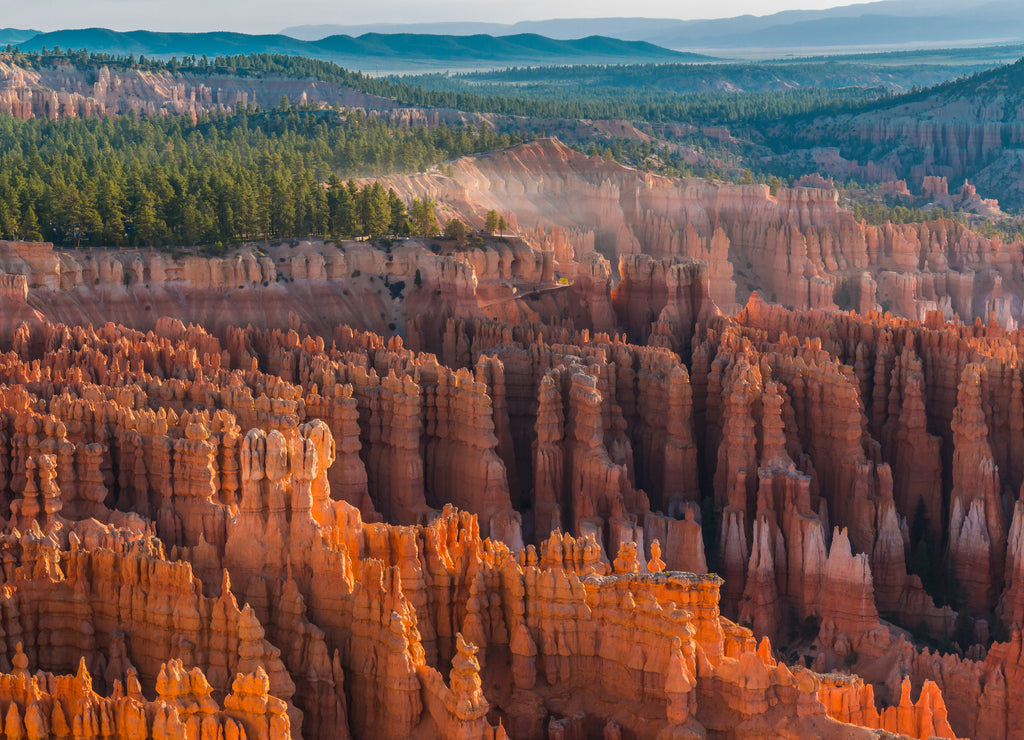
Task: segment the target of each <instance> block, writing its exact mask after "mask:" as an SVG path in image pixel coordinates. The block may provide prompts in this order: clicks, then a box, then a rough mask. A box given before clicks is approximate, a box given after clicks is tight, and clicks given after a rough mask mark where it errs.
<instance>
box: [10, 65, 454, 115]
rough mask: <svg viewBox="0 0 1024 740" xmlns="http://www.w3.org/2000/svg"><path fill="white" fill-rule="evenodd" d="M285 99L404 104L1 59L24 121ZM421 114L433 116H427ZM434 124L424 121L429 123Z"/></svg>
mask: <svg viewBox="0 0 1024 740" xmlns="http://www.w3.org/2000/svg"><path fill="white" fill-rule="evenodd" d="M282 96H287V97H288V99H289V100H290V101H292V102H293V103H297V104H300V103H322V104H326V105H340V106H344V107H359V108H375V109H392V108H399V107H400V106H398V104H397V103H395V101H393V100H388V99H386V98H379V97H375V96H371V95H365V94H363V93H360V92H357V91H355V90H352V89H349V88H345V87H342V86H340V85H336V84H332V83H325V82H319V81H316V80H309V79H299V78H290V77H284V76H278V77H273V76H253V77H248V76H239V75H225V74H206V75H196V74H189V73H175V72H170V71H163V70H162V71H150V70H142V69H126V68H123V67H121V66H119V65H116V64H113V65H110V66H98V67H95V68H87V69H79V68H77V67H75V66H73V65H72V64H70V63H63V64H62V63H59V62H58V63H57V64H55V65H54V66H49V65H47V66H39V67H35V66H30V65H21V64H18V63H15V62H14V61H12V60H10V59H7V60H0V112H3V113H8V114H10V115H13V116H17V117H18V118H50V119H56V118H64V117H69V118H85V117H88V116H112V115H123V114H126V113H129V112H134V113H136V114H145V115H154V114H160V113H173V114H187V113H191V114H193V115H195V114H198V113H205V112H208V111H211V110H231V109H234V108H235V107H236V106H239V105H241V106H246V105H256V106H259V107H262V108H273V107H275V106H276V105H278V104H279V103H280V102H281V97H282ZM404 113H405V115H409V114H410V113H411V111H405V112H404ZM420 115H421V116H429V113H428V112H426V111H421V112H420ZM429 120H430V119H429V118H428V117H424V118H422V122H424V123H427V122H429ZM435 122H436V119H435Z"/></svg>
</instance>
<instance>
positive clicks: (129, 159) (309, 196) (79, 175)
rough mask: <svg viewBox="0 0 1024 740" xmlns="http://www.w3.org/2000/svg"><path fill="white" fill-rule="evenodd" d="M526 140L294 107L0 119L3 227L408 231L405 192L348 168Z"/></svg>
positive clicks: (234, 232) (5, 231) (70, 234)
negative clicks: (362, 183)
mask: <svg viewBox="0 0 1024 740" xmlns="http://www.w3.org/2000/svg"><path fill="white" fill-rule="evenodd" d="M518 142H519V139H517V138H516V137H510V136H508V135H502V136H499V135H498V134H497V133H495V132H494V131H493V130H492V129H490V128H488V127H486V126H481V127H478V128H474V127H468V126H465V127H461V126H460V127H451V126H444V125H442V126H439V127H435V128H427V127H403V126H400V125H397V124H392V123H388V122H385V121H382V120H380V119H377V118H372V117H365V116H363V115H362V114H361V113H360V112H358V111H354V112H348V111H332V110H320V109H315V110H314V109H295V108H284V107H282V108H279V109H276V110H272V111H258V110H255V109H253V108H248V109H242V110H238V111H234V112H215V113H210V114H205V115H202V116H199V117H198V118H197V119H193V118H192V117H191V116H151V117H145V116H143V117H137V116H134V115H127V116H122V117H118V118H89V119H70V118H64V119H59V120H56V121H50V120H46V119H40V118H35V119H31V120H28V121H25V120H21V119H18V118H14V117H12V116H0V237H2V238H7V239H19V238H20V239H26V240H39V239H45V240H48V241H53V242H55V243H57V244H59V245H63V246H70V247H79V246H111V247H119V246H164V245H181V246H191V245H215V244H218V243H220V244H222V245H223V244H228V243H234V242H240V241H244V240H252V239H273V238H284V237H292V236H357V235H379V234H386V233H395V234H399V233H403V229H405V228H406V227H404V226H402V222H401V219H400V218H399V216H398V214H399V209H398V203H396V202H395V201H396V200H397V196H395V197H392V196H390V195H389V194H388V193H387V191H386V190H385V191H383V195H382V193H381V190H380V189H378V188H374V187H371V186H368V187H369V190H370V192H369V193H366V192H365V191H366V190H367V188H357V187H355V183H353V182H343V178H345V179H347V178H353V177H372V176H375V175H381V174H385V173H391V172H416V171H424V170H426V169H428V168H430V167H431V166H434V165H436V164H438V163H440V162H443V161H444V160H447V159H450V158H453V157H457V156H463V155H467V154H474V153H482V152H488V151H493V150H495V149H499V148H503V147H506V146H510V145H511V144H514V143H518ZM385 201H386V207H385ZM401 213H402V214H404V204H403V206H402V209H401ZM385 215H386V219H385ZM385 220H386V221H387V224H386V226H385V225H384V221H385ZM408 228H409V229H413V228H414V225H412V226H409V227H408Z"/></svg>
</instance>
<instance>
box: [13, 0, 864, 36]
mask: <svg viewBox="0 0 1024 740" xmlns="http://www.w3.org/2000/svg"><path fill="white" fill-rule="evenodd" d="M856 1H857V0H718V2H710V3H709V2H695V1H694V0H682V2H680V0H632V1H631V2H626V3H623V2H622V0H513V2H500V1H498V2H496V1H495V0H490V1H489V2H481V0H432V1H430V0H428V1H426V2H414V1H413V0H373V2H366V1H365V0H360V1H358V2H356V1H353V0H0V9H2V13H0V24H2V25H3V26H8V27H12V28H35V29H39V30H43V31H52V30H56V29H60V28H84V27H91V26H102V27H105V28H113V29H116V30H120V31H128V30H134V29H138V28H145V29H148V30H154V31H211V30H225V31H243V32H246V33H276V32H277V31H280V30H281V29H282V28H285V27H287V26H295V25H300V24H306V23H338V24H363V23H412V22H424V21H492V22H499V23H511V22H515V21H521V20H542V19H547V18H580V17H590V18H594V17H602V16H615V17H618V16H634V17H649V18H684V19H693V18H723V17H728V16H734V15H742V14H746V13H750V14H753V15H769V14H771V13H776V12H778V11H780V10H790V9H798V8H799V9H809V8H827V7H832V6H836V5H851V4H853V3H854V2H856Z"/></svg>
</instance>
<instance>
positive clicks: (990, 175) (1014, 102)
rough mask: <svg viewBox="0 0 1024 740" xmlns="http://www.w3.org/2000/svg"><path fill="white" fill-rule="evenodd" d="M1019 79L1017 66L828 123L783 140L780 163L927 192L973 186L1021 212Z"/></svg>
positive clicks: (1023, 135)
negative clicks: (949, 185) (799, 162)
mask: <svg viewBox="0 0 1024 740" xmlns="http://www.w3.org/2000/svg"><path fill="white" fill-rule="evenodd" d="M1021 72H1022V65H1021V63H1020V62H1017V63H1015V64H1011V65H1008V66H1005V67H1000V68H996V69H993V70H988V71H986V72H984V73H981V74H978V75H975V76H974V77H973V78H966V79H963V80H957V81H955V82H952V83H947V84H946V85H940V86H938V87H937V88H934V89H933V90H930V91H927V92H926V93H924V94H919V95H916V96H909V97H907V98H904V99H897V100H895V101H892V102H890V103H888V104H881V105H878V106H874V109H872V110H867V111H864V112H859V113H854V114H849V113H847V114H839V115H834V116H822V117H820V118H817V119H815V120H814V121H811V122H809V123H807V124H805V125H803V126H801V127H799V129H798V130H796V131H792V130H789V131H785V132H779V133H780V134H781V135H782V136H785V137H786V139H787V147H786V148H787V150H789V151H788V152H787V153H786V154H783V155H782V157H783V158H785V157H788V156H794V157H796V158H804V157H807V156H808V155H809V156H810V158H811V159H813V161H814V164H815V166H816V167H817V168H818V169H819V170H820V171H821V172H823V173H827V174H829V175H832V176H836V177H842V178H849V177H855V178H857V179H859V180H861V181H868V182H872V181H874V182H877V181H885V180H897V179H900V178H903V179H906V180H907V181H908V182H910V183H912V185H913V187H914V188H915V190H916V189H918V188H920V189H921V191H922V192H928V191H930V190H933V188H934V186H935V185H936V179H937V178H942V179H943V180H945V179H947V178H948V179H949V180H950V181H958V182H963V181H964V179H965V178H968V179H969V180H970V182H971V183H974V185H977V186H978V188H979V189H980V191H981V192H982V193H983V194H984V195H985V196H986V197H988V198H992V197H996V198H998V199H999V200H1000V201H1001V202H1003V203H1004V204H1005V205H1009V206H1011V207H1017V206H1019V204H1020V203H1021V199H1022V197H1024V190H1022V187H1021V158H1020V154H1019V149H1020V143H1021V141H1024V124H1022V122H1021V113H1022V112H1024V101H1022V99H1021V96H1020V79H1021ZM974 185H965V189H966V190H967V193H965V195H969V196H973V195H974V193H973V192H971V191H972V190H973V187H974ZM943 189H944V188H943ZM936 195H938V196H939V198H938V200H940V201H941V200H942V199H943V195H944V194H943V193H942V192H939V193H936Z"/></svg>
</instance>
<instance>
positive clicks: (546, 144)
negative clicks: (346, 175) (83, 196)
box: [388, 139, 1024, 328]
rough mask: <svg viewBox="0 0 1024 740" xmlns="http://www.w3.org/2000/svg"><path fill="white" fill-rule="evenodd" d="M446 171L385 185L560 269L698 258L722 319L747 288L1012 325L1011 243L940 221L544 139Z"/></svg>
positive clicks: (795, 303) (917, 315) (1017, 261)
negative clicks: (858, 210)
mask: <svg viewBox="0 0 1024 740" xmlns="http://www.w3.org/2000/svg"><path fill="white" fill-rule="evenodd" d="M448 172H449V176H442V175H440V174H437V173H434V174H423V175H416V176H408V177H406V176H396V177H392V178H389V179H388V182H389V185H390V186H393V187H394V188H395V189H396V190H397V191H398V192H402V193H405V194H407V195H408V196H409V197H412V196H413V195H415V196H417V197H429V198H433V199H434V200H436V201H438V202H439V203H442V204H444V205H445V206H446V207H447V208H449V209H451V210H452V211H454V212H456V213H459V214H462V216H463V218H464V219H466V220H468V222H470V223H474V224H476V223H479V224H481V225H482V223H483V222H482V216H481V215H480V214H483V213H486V212H487V211H488V210H490V209H496V210H497V211H499V212H500V213H502V214H503V215H505V217H506V219H507V220H508V221H509V223H510V224H512V225H513V228H516V229H519V230H520V231H521V232H522V233H523V236H524V237H525V238H526V239H527V240H528V241H530V242H531V243H532V244H534V245H535V246H536V247H537V248H539V249H545V250H549V251H552V252H553V253H554V255H555V258H556V260H558V261H559V264H561V263H562V262H566V263H568V262H569V260H570V259H571V257H572V256H574V257H575V260H576V261H577V262H580V261H582V259H583V256H584V255H586V254H589V253H590V252H592V251H597V252H599V253H600V254H601V255H603V256H605V257H606V258H607V259H609V260H610V261H611V262H612V264H613V266H614V264H615V263H616V262H617V261H619V260H620V259H621V258H623V257H625V256H629V255H636V254H645V255H648V256H650V257H654V258H656V259H662V258H669V257H675V258H680V259H688V260H700V261H702V262H705V263H706V264H707V267H708V278H709V290H710V295H711V297H712V298H713V299H714V301H715V302H716V303H717V304H718V306H719V307H721V308H722V309H723V310H725V311H727V312H729V311H732V310H733V309H734V308H736V307H738V303H737V302H739V303H740V304H742V303H743V302H745V301H746V299H747V297H748V296H749V294H750V292H751V290H753V289H754V288H757V289H759V290H761V291H762V293H763V294H764V295H765V296H766V297H767V298H769V299H771V300H774V301H778V302H779V303H782V304H784V305H786V306H789V307H791V308H795V309H800V310H803V309H813V308H835V307H836V306H837V304H839V307H840V308H844V309H854V310H858V311H860V312H861V313H866V312H868V311H872V310H880V309H881V308H883V307H884V308H885V309H886V310H891V311H893V312H894V313H895V314H897V315H902V316H906V317H908V318H914V319H918V320H923V319H924V317H925V315H926V313H927V312H928V311H930V310H940V311H942V312H943V315H944V316H945V318H946V319H948V320H952V319H953V318H954V316H955V315H959V316H960V317H961V318H963V319H973V318H974V317H976V316H980V317H982V318H984V319H985V320H986V321H987V320H988V317H989V314H990V313H991V312H995V313H996V315H997V319H998V321H999V323H1000V325H1001V326H1003V327H1005V328H1012V327H1014V326H1015V325H1016V323H1017V322H1018V321H1019V320H1020V316H1021V314H1020V312H1021V308H1020V306H1019V305H1018V303H1019V302H1016V301H1014V299H1013V296H1014V295H1019V294H1020V292H1021V288H1022V285H1021V282H1020V281H1021V274H1022V269H1024V247H1022V245H1021V243H1020V242H1014V243H1013V244H1003V243H1002V242H1001V241H1000V240H999V239H998V238H994V239H987V238H984V237H982V236H980V235H978V234H976V233H974V232H971V231H969V230H967V229H965V228H964V227H963V226H962V225H960V224H957V223H955V222H952V221H935V222H927V223H922V224H906V225H892V224H888V225H885V226H869V225H866V224H864V223H862V222H858V221H856V220H855V219H854V218H853V215H852V214H851V213H850V212H848V211H845V210H843V209H842V208H840V207H839V205H838V201H837V194H836V192H835V191H833V190H827V189H815V188H795V189H786V188H782V189H780V190H779V191H778V193H777V194H776V195H771V194H770V193H769V190H768V187H767V186H763V185H715V184H711V183H708V182H706V181H704V180H700V179H695V178H690V179H685V180H671V179H667V178H662V177H658V176H655V175H651V174H649V173H643V172H639V171H636V170H631V169H628V168H624V167H622V166H620V165H618V164H615V163H613V162H604V161H602V160H601V159H600V158H598V157H594V158H589V157H587V156H585V155H582V154H579V153H577V152H574V151H573V150H571V149H569V148H568V147H566V146H564V145H563V144H561V143H560V142H558V141H557V140H553V139H548V140H540V141H535V142H531V143H529V144H524V145H522V146H519V147H513V148H511V149H509V150H506V151H503V152H498V153H495V154H492V155H487V156H482V157H472V158H465V159H461V160H457V161H455V162H453V163H452V164H451V167H450V170H448Z"/></svg>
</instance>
